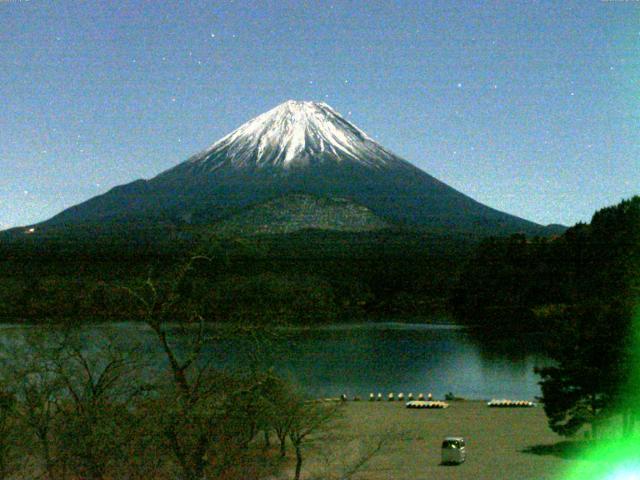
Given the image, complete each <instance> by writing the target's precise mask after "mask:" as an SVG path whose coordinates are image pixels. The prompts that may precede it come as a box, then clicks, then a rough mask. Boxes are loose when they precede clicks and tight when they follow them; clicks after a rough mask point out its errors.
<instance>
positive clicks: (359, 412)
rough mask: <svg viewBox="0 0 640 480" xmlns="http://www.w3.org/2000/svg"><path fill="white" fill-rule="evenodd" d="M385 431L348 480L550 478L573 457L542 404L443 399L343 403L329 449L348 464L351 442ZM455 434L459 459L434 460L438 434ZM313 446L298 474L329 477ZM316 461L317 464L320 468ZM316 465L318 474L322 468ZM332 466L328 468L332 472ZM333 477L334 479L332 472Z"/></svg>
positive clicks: (353, 449) (352, 453) (440, 436)
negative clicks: (442, 404)
mask: <svg viewBox="0 0 640 480" xmlns="http://www.w3.org/2000/svg"><path fill="white" fill-rule="evenodd" d="M379 435H387V440H386V442H385V445H384V447H383V449H382V450H381V451H380V452H379V453H378V454H377V455H376V456H375V457H374V458H373V459H372V460H371V461H370V463H369V464H368V465H367V466H366V467H365V468H363V469H362V470H360V471H359V473H357V474H356V475H355V476H354V477H353V478H355V479H360V480H364V479H367V480H383V479H384V480H387V479H399V480H405V479H406V480H409V479H429V480H436V479H475V480H479V479H504V480H507V479H517V480H523V479H556V478H560V477H559V476H561V473H562V472H563V471H564V469H566V468H567V467H568V466H569V465H570V464H571V463H572V462H576V461H579V460H576V459H575V456H572V455H571V454H570V452H567V451H566V449H564V450H563V449H562V447H563V446H566V445H567V443H561V442H565V440H566V439H563V438H562V437H560V436H558V435H556V434H554V433H553V432H552V431H551V430H550V429H549V428H548V426H547V420H546V417H545V414H544V411H543V409H542V407H539V406H538V407H535V408H522V409H518V408H506V409H500V408H489V407H487V406H486V403H485V402H480V401H457V402H451V403H450V406H449V408H447V409H444V410H412V409H407V408H405V406H404V403H402V402H386V401H382V402H368V401H360V402H347V403H346V405H345V408H344V412H343V418H342V419H341V421H340V427H339V428H338V431H337V432H335V435H334V437H333V438H332V440H331V444H332V445H331V450H332V452H334V453H333V454H334V455H335V456H336V457H337V456H338V454H336V453H335V452H342V457H343V458H342V460H335V459H334V460H333V462H334V463H336V464H340V463H341V462H344V463H348V462H349V459H350V458H351V459H353V458H355V457H356V456H357V453H356V450H357V448H358V445H359V442H362V441H366V439H367V438H374V437H376V436H379ZM449 435H455V436H462V437H464V438H465V439H466V442H467V461H466V462H465V463H463V464H462V465H459V466H443V465H441V464H440V455H441V452H440V446H441V442H442V439H443V437H445V436H449ZM326 448H327V446H326V445H324V447H322V446H320V445H318V446H317V447H316V449H317V451H316V452H314V453H313V454H312V455H313V458H311V452H309V454H310V456H309V463H308V464H307V468H306V469H305V470H306V474H305V475H304V476H303V478H332V477H334V476H335V475H336V474H337V472H338V471H339V468H338V467H331V466H327V462H326V461H325V459H321V457H323V455H324V457H327V456H328V455H327V454H326V450H324V451H325V453H324V454H323V453H322V451H323V449H326ZM323 462H325V465H324V467H323ZM323 468H324V473H323ZM332 470H333V471H332ZM336 478H339V477H336Z"/></svg>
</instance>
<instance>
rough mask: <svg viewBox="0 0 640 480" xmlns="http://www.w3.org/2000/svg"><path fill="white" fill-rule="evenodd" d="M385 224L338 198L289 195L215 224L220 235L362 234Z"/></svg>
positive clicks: (386, 225)
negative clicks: (302, 231)
mask: <svg viewBox="0 0 640 480" xmlns="http://www.w3.org/2000/svg"><path fill="white" fill-rule="evenodd" d="M388 226H389V225H388V224H387V223H386V222H384V221H382V220H380V219H379V218H378V217H376V216H375V215H374V214H373V213H372V212H371V210H369V209H368V208H366V207H363V206H361V205H356V204H355V203H353V202H350V201H348V200H344V199H339V198H317V197H313V196H311V195H302V194H292V195H287V196H285V197H280V198H276V199H274V200H270V201H268V202H265V203H262V204H259V205H255V206H252V207H249V208H247V209H244V210H242V211H241V212H239V213H237V214H235V215H233V216H231V217H230V218H227V219H224V220H222V221H220V222H218V223H217V224H216V225H215V227H214V231H215V232H216V233H218V234H220V235H256V234H264V233H268V234H282V233H292V232H296V231H299V230H304V229H317V230H336V231H344V232H364V231H371V230H380V229H383V228H386V227H388Z"/></svg>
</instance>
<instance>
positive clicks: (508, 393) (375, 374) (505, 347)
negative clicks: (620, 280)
mask: <svg viewBox="0 0 640 480" xmlns="http://www.w3.org/2000/svg"><path fill="white" fill-rule="evenodd" d="M34 329H38V327H34V326H17V325H4V326H2V327H0V341H1V343H2V344H3V345H4V348H3V350H5V352H6V351H8V347H7V346H8V345H10V344H14V345H15V344H18V343H20V342H21V338H22V337H23V336H24V333H25V332H27V331H34ZM174 333H175V335H174V338H175V339H178V340H176V342H177V343H181V342H182V341H183V340H184V337H182V336H181V335H180V334H179V333H178V331H177V330H175V331H174ZM105 334H108V335H109V336H113V337H114V338H116V339H118V340H117V341H118V342H120V344H121V345H122V348H129V347H127V345H128V346H131V345H137V347H138V348H139V349H142V350H143V353H144V354H145V355H146V356H149V357H153V356H155V355H160V351H159V349H158V345H157V343H156V341H155V337H154V336H153V333H152V332H151V331H150V330H149V329H148V327H146V326H145V325H144V324H139V323H118V324H108V325H93V326H91V327H86V328H85V332H84V335H85V336H86V340H85V342H86V344H87V345H91V344H92V342H93V340H92V339H93V338H97V337H98V336H103V335H105ZM209 339H210V341H209V342H208V343H207V346H206V348H205V349H204V352H203V355H204V357H205V358H206V359H207V360H209V361H211V362H213V364H214V365H217V366H219V367H221V368H230V369H233V368H236V367H238V366H243V365H247V363H248V361H249V359H252V358H253V359H255V358H258V359H259V360H260V362H261V363H262V364H263V366H266V367H269V366H271V367H273V368H274V369H275V370H276V371H278V372H279V373H281V374H283V375H285V376H286V377H288V378H289V379H291V380H292V381H294V382H295V383H297V384H298V385H299V386H300V387H302V388H303V389H304V390H306V391H307V392H308V393H309V394H311V395H313V396H316V397H325V396H336V395H340V394H342V393H346V394H347V395H349V396H350V397H351V396H353V395H360V396H361V397H363V398H365V397H368V395H369V393H370V392H374V393H376V394H377V393H378V392H380V393H382V394H383V395H384V396H385V397H386V395H387V394H388V393H389V392H395V393H398V392H403V393H404V394H405V395H406V394H407V393H409V392H412V393H413V394H414V395H416V396H417V394H418V393H424V394H425V395H426V394H427V393H429V392H431V393H432V394H433V395H434V397H436V398H442V397H444V395H445V394H446V393H447V392H453V393H454V394H455V395H456V396H460V397H464V398H469V399H490V398H514V399H516V398H517V399H529V400H533V399H535V397H536V396H538V395H539V394H540V389H539V386H538V384H537V382H538V377H537V375H535V373H534V372H533V368H534V366H542V365H547V364H549V362H548V360H547V359H545V358H544V357H543V356H542V355H539V354H537V353H535V349H534V348H531V347H533V346H535V344H536V339H535V338H534V337H530V338H529V337H527V338H522V337H520V338H507V339H492V340H487V339H485V340H483V341H482V342H480V341H478V335H477V334H476V335H474V334H473V333H472V332H471V331H469V330H467V329H465V328H461V327H459V326H456V325H441V324H438V325H423V324H402V323H393V322H389V323H376V324H341V325H331V326H325V327H321V328H314V329H302V328H301V329H297V328H289V329H283V330H279V331H278V333H277V334H275V335H272V336H265V335H259V336H258V338H252V339H248V338H247V337H246V336H241V337H239V338H233V339H232V340H228V339H225V340H220V339H219V338H218V335H217V334H216V331H215V330H214V329H212V330H211V332H210V334H209ZM529 348H531V350H528V349H529ZM256 352H264V353H262V354H258V355H256ZM159 358H162V357H161V356H159Z"/></svg>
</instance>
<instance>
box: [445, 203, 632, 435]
mask: <svg viewBox="0 0 640 480" xmlns="http://www.w3.org/2000/svg"><path fill="white" fill-rule="evenodd" d="M639 300H640V197H634V198H632V199H630V200H626V201H623V202H621V203H620V204H618V205H615V206H612V207H607V208H604V209H602V210H599V211H598V212H596V213H595V214H594V215H593V218H592V219H591V222H590V223H589V224H578V225H576V226H574V227H572V228H570V229H568V230H567V231H566V232H565V233H564V234H563V235H562V236H560V237H558V238H555V239H533V240H531V239H527V238H524V237H522V236H514V237H511V238H508V239H500V240H498V239H491V240H487V241H485V242H483V243H482V244H481V245H480V246H479V247H478V249H477V251H476V253H475V255H474V256H473V257H472V258H470V260H469V262H468V264H467V266H466V267H465V269H464V270H463V273H462V274H461V275H460V279H459V282H458V284H457V286H456V287H455V289H454V293H453V295H452V298H451V303H450V304H451V306H452V310H453V311H454V312H455V313H456V316H457V318H458V319H459V320H460V321H463V322H467V323H470V324H475V325H481V326H483V327H485V328H483V329H481V330H478V331H479V332H481V335H487V333H488V332H489V333H491V332H493V333H495V334H498V335H514V334H519V333H523V332H534V331H535V332H541V333H543V335H544V336H543V340H544V341H543V348H544V349H545V352H546V354H547V355H548V356H549V357H550V358H551V359H553V360H554V361H555V365H554V366H551V367H547V368H542V369H539V370H537V372H538V374H539V375H540V377H541V382H540V385H541V388H542V401H543V403H544V407H545V412H546V413H547V416H548V418H549V425H550V427H551V428H552V429H553V430H554V431H556V432H558V433H560V434H562V435H567V436H569V435H573V434H575V433H577V432H578V431H579V430H580V429H581V428H582V427H583V426H584V425H590V426H591V429H592V430H591V434H592V435H593V436H594V437H598V436H599V435H600V427H601V426H602V425H603V424H604V423H605V421H606V420H607V419H608V418H611V417H613V416H618V415H620V416H621V417H622V419H623V420H622V430H623V434H624V435H631V434H632V433H633V432H634V423H635V419H636V415H637V414H638V413H639V406H640V401H639V400H640V372H638V371H637V370H638V369H637V366H638V365H640V344H638V333H637V332H638V328H640V324H636V323H634V318H639V321H640V317H639V315H638V305H639Z"/></svg>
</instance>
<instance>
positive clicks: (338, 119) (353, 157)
mask: <svg viewBox="0 0 640 480" xmlns="http://www.w3.org/2000/svg"><path fill="white" fill-rule="evenodd" d="M314 160H315V161H324V162H326V161H330V160H333V161H336V162H345V161H346V162H356V163H359V164H362V165H367V166H369V167H374V168H376V167H382V166H389V164H390V163H397V162H398V158H397V157H395V156H394V155H393V154H392V153H391V152H389V151H387V150H386V149H385V148H383V147H382V146H381V145H379V144H378V143H376V142H375V141H373V140H372V139H371V138H370V137H369V136H368V135H367V134H366V133H364V132H363V131H362V130H360V129H359V128H358V127H356V126H355V125H353V124H352V123H350V122H349V121H347V120H346V119H345V118H344V117H343V116H342V115H340V114H339V113H338V112H336V111H335V110H334V109H333V108H331V107H330V106H329V105H327V104H326V103H316V102H303V101H295V100H289V101H287V102H284V103H282V104H280V105H278V106H277V107H275V108H273V109H271V110H269V111H268V112H266V113H263V114H261V115H258V116H257V117H255V118H254V119H253V120H249V121H248V122H247V123H245V124H244V125H242V126H240V127H239V128H237V129H236V130H234V131H233V132H231V133H230V134H228V135H226V136H225V137H223V138H222V139H220V140H218V141H217V142H216V143H214V144H213V145H212V146H211V147H209V148H208V149H206V150H205V151H203V152H201V153H199V154H197V155H195V156H193V157H192V158H191V159H189V161H190V162H192V163H197V164H200V166H201V168H203V170H206V171H213V170H216V169H218V168H220V167H222V166H223V165H229V164H231V165H233V166H235V167H267V166H271V167H282V168H284V169H288V168H291V167H299V166H306V165H309V164H310V163H311V162H312V161H314Z"/></svg>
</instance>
